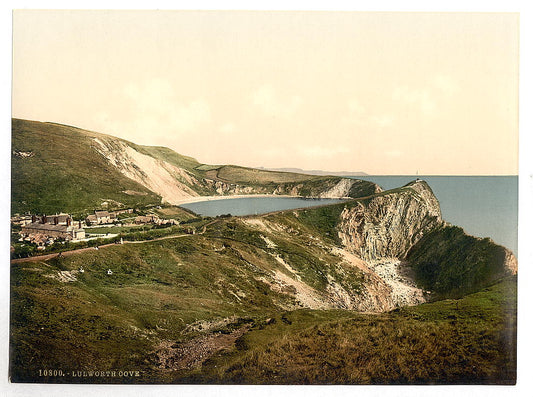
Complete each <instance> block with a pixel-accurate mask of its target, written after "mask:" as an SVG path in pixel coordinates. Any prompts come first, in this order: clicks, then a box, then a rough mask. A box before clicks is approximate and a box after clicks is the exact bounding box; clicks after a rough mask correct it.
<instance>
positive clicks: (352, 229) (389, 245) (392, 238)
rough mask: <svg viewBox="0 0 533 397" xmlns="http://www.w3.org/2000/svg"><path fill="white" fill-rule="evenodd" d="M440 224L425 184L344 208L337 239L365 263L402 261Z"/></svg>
mask: <svg viewBox="0 0 533 397" xmlns="http://www.w3.org/2000/svg"><path fill="white" fill-rule="evenodd" d="M440 224H442V217H441V212H440V206H439V203H438V201H437V199H436V198H435V196H434V195H433V192H432V191H431V188H430V187H429V186H428V185H427V183H426V182H424V181H416V182H412V183H410V184H408V185H406V186H405V187H403V188H400V189H397V191H393V192H389V193H386V194H383V195H376V196H375V197H372V198H370V199H368V200H364V201H358V202H357V203H356V204H355V205H354V206H351V207H346V208H345V209H344V211H343V212H342V214H341V219H340V222H339V224H338V226H337V229H338V234H339V238H340V239H341V241H342V243H343V245H344V246H345V247H346V248H347V249H348V250H349V251H351V252H353V253H355V254H357V255H358V256H360V257H361V258H362V259H363V260H366V261H376V260H379V259H381V258H397V259H403V258H404V257H405V255H406V254H407V252H408V251H409V249H410V248H411V247H412V246H413V245H414V244H416V243H417V242H418V241H419V240H420V239H421V238H422V236H423V235H424V233H426V232H428V231H430V230H432V229H433V228H435V227H436V226H438V225H440Z"/></svg>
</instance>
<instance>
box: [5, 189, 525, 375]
mask: <svg viewBox="0 0 533 397" xmlns="http://www.w3.org/2000/svg"><path fill="white" fill-rule="evenodd" d="M202 222H204V223H203V225H205V229H204V230H203V231H202V232H200V233H198V234H196V235H190V234H176V235H174V236H168V237H169V238H166V239H161V240H157V241H149V242H148V241H147V242H131V243H126V244H124V245H110V246H107V247H102V248H101V249H99V250H88V251H83V252H79V253H77V254H73V255H68V256H63V257H55V258H52V259H48V260H47V261H39V260H38V259H37V258H34V259H33V260H27V261H26V262H15V263H12V266H11V270H12V273H11V283H12V289H11V299H12V317H11V348H12V352H13V355H12V361H11V363H12V364H11V368H12V370H11V376H12V379H13V380H14V381H17V382H21V381H26V382H36V381H46V382H60V383H61V382H93V383H94V382H96V383H99V382H105V383H108V382H112V383H114V382H120V383H124V382H125V383H128V382H136V383H152V382H178V383H181V382H200V383H203V382H211V383H212V382H217V383H332V382H334V383H426V382H430V383H461V382H463V383H464V382H466V383H505V384H508V383H513V382H514V379H515V374H514V369H515V364H514V361H513V360H514V357H515V356H514V354H515V353H514V352H515V339H514V338H515V336H514V335H515V321H516V309H515V306H514V305H515V302H516V300H515V299H516V298H515V292H514V291H515V285H516V280H515V279H514V278H512V276H511V278H507V281H505V282H504V283H502V284H497V285H495V286H493V287H490V284H491V283H493V282H494V280H495V278H497V279H498V281H501V280H502V279H505V277H509V274H511V273H513V269H512V267H511V268H510V267H509V261H508V260H507V259H506V258H505V257H501V256H495V257H494V256H493V253H494V251H497V252H499V248H497V247H496V249H486V247H487V242H484V241H478V240H476V241H474V242H472V243H471V244H472V246H471V248H472V249H473V250H474V251H475V252H477V253H478V255H477V256H476V257H475V259H476V260H475V261H473V262H471V263H470V262H469V260H470V258H471V256H468V255H467V256H466V257H465V258H464V260H465V267H466V268H471V269H474V271H472V272H470V273H469V274H465V275H464V279H465V282H467V283H468V282H469V281H468V280H469V278H471V277H475V280H476V287H477V289H478V290H479V289H481V288H486V287H487V288H488V287H490V289H488V290H486V291H481V292H480V293H479V294H476V295H472V296H471V297H465V298H463V299H461V300H457V301H442V302H437V303H432V304H429V305H422V306H414V307H413V308H403V309H398V308H399V307H405V306H408V305H417V304H420V303H423V302H425V301H427V300H428V296H427V293H426V292H425V291H424V290H422V289H420V288H419V287H418V286H417V285H415V284H414V283H413V282H412V278H411V277H410V276H409V274H408V271H409V270H413V271H415V272H418V271H419V269H418V268H417V266H416V264H415V266H413V268H412V269H410V266H409V264H408V263H405V262H404V261H405V260H406V258H408V257H409V255H410V253H417V252H418V253H421V254H420V255H422V254H423V255H429V256H432V254H431V253H432V252H435V248H434V240H435V238H434V237H432V236H433V233H435V232H436V233H438V232H439V230H440V228H442V227H444V225H443V223H442V220H441V219H440V210H439V208H438V202H436V199H435V197H434V196H433V195H432V193H431V190H430V189H429V187H428V186H427V185H426V184H425V183H424V182H414V183H412V184H409V185H407V186H405V187H403V188H400V189H395V190H394V191H389V192H384V193H378V194H375V195H373V196H371V197H367V198H361V199H354V200H351V201H347V202H344V203H341V204H335V205H329V206H324V207H320V208H312V209H301V210H289V211H283V212H279V213H273V214H267V215H263V216H250V217H231V218H219V219H215V220H212V221H211V222H210V223H209V224H206V223H205V220H203V221H202ZM124 237H125V238H126V237H127V236H124ZM457 239H458V241H461V239H460V238H459V237H457ZM437 246H439V245H438V244H437ZM476 247H477V248H476ZM457 249H462V246H461V245H456V244H455V243H454V244H451V245H450V246H448V247H447V250H448V252H447V255H444V254H442V255H440V254H439V255H434V256H432V258H433V260H434V261H435V262H434V263H435V266H436V267H437V268H438V269H440V270H441V274H440V275H439V280H440V281H441V283H444V284H446V281H450V280H453V279H454V278H455V275H456V273H457V270H455V269H453V267H452V268H451V271H450V272H446V271H444V270H445V269H447V268H450V265H449V263H448V262H446V260H447V258H448V257H451V258H455V257H457V252H455V251H454V250H457ZM423 255H422V256H421V258H425V256H423ZM487 261H489V262H490V263H491V268H490V271H489V272H485V271H478V270H483V269H484V263H485V262H487ZM82 268H83V270H84V271H83V272H81V271H80V269H82ZM108 269H111V270H112V274H108V272H107V270H108ZM476 269H477V270H476ZM515 270H516V269H514V271H515ZM416 274H418V273H415V275H416ZM422 274H423V273H422ZM479 274H482V275H483V276H484V277H485V278H481V279H480V278H479V277H478V275H479ZM418 275H419V276H420V275H421V274H418ZM472 280H473V279H472ZM448 284H449V283H448ZM391 310H393V311H392V312H391ZM358 312H366V314H360V313H358ZM378 312H381V314H378ZM80 352H83V354H81V353H80ZM43 368H57V369H62V370H63V371H64V373H65V375H64V376H54V375H52V376H46V377H45V378H43V377H39V376H38V370H39V369H43ZM96 369H98V370H99V371H113V370H118V369H127V370H129V369H132V370H133V369H135V370H138V371H140V373H141V374H142V375H141V376H140V377H139V378H135V377H133V378H116V377H115V378H113V377H95V376H94V375H93V376H89V375H87V376H85V377H84V376H81V375H80V376H81V377H80V376H77V374H78V373H77V372H75V374H76V376H74V377H73V376H72V373H73V371H78V370H79V371H80V373H81V374H83V371H86V372H85V373H89V372H88V371H95V370H96ZM66 374H68V375H66Z"/></svg>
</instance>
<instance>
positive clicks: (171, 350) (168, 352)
mask: <svg viewBox="0 0 533 397" xmlns="http://www.w3.org/2000/svg"><path fill="white" fill-rule="evenodd" d="M249 329H250V326H249V325H245V326H243V327H241V328H239V329H237V330H235V331H233V332H232V333H230V334H213V335H208V336H202V337H199V338H196V339H193V340H191V341H188V342H185V343H182V344H174V343H172V342H169V341H167V342H164V343H162V344H161V346H160V347H159V349H158V350H157V351H156V354H157V356H158V360H159V364H158V366H159V368H160V369H166V370H173V371H175V370H189V369H194V368H198V367H200V366H201V365H202V364H203V363H204V362H205V361H206V360H208V359H209V358H211V357H213V356H214V355H215V354H216V353H218V352H220V351H223V350H229V349H230V348H232V347H233V345H234V344H235V341H236V340H237V339H238V338H240V337H241V336H242V335H244V334H245V333H246V332H247V331H248V330H249Z"/></svg>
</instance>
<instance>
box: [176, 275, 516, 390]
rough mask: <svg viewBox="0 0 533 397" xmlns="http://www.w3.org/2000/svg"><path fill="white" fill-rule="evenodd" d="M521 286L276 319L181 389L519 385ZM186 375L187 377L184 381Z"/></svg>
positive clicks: (258, 326) (284, 315) (506, 285)
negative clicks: (374, 310)
mask: <svg viewBox="0 0 533 397" xmlns="http://www.w3.org/2000/svg"><path fill="white" fill-rule="evenodd" d="M515 366H516V280H515V279H508V280H506V281H504V282H500V283H498V284H496V285H494V286H492V287H490V288H487V289H485V290H483V291H481V292H479V293H476V294H472V295H469V296H466V297H464V298H462V299H458V300H446V301H441V302H435V303H429V304H424V305H421V306H416V307H410V308H404V309H399V310H396V311H393V312H390V313H384V314H359V313H354V312H347V311H311V310H300V311H295V312H287V313H279V314H276V315H274V317H273V318H272V319H270V320H269V324H268V325H267V324H266V323H265V322H262V323H261V322H260V323H257V324H256V325H255V327H254V328H252V331H250V332H248V333H247V334H245V335H244V336H243V337H242V338H241V339H240V340H238V342H237V345H236V348H235V349H234V350H233V351H231V352H228V353H226V354H222V355H219V356H217V357H215V358H213V359H211V360H209V361H208V362H207V363H206V364H205V365H204V366H203V367H202V368H201V369H199V370H196V371H191V372H190V373H189V374H187V375H185V376H184V377H180V378H176V379H175V380H176V381H178V382H184V383H185V382H195V383H196V382H198V383H237V384H241V383H245V384H427V383H430V384H514V383H515V381H516V369H515V368H516V367H515ZM181 376H183V375H181Z"/></svg>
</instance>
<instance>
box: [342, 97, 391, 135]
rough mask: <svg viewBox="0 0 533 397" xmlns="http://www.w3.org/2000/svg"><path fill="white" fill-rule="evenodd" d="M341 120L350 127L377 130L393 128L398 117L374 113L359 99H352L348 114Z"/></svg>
mask: <svg viewBox="0 0 533 397" xmlns="http://www.w3.org/2000/svg"><path fill="white" fill-rule="evenodd" d="M341 120H342V121H343V122H344V123H347V124H350V125H357V126H359V127H366V128H372V129H375V127H379V128H386V127H391V126H393V125H394V122H395V120H396V117H395V116H394V115H392V114H388V113H383V112H373V111H372V109H370V110H369V108H368V107H367V106H365V105H363V104H361V102H360V101H359V100H358V99H354V98H352V99H350V100H349V101H348V113H347V114H345V115H344V116H343V117H342V118H341Z"/></svg>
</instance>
